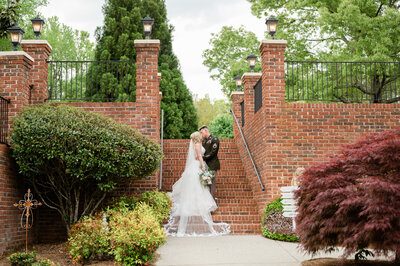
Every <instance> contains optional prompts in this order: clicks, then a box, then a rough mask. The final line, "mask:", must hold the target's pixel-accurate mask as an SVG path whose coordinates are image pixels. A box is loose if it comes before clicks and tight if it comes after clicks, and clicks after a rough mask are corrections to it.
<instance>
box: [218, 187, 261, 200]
mask: <svg viewBox="0 0 400 266" xmlns="http://www.w3.org/2000/svg"><path fill="white" fill-rule="evenodd" d="M215 197H216V198H222V199H223V198H241V199H243V198H244V199H247V198H251V199H253V198H254V196H253V192H251V191H241V190H238V191H234V190H231V189H229V190H224V189H218V187H217V190H216V192H215Z"/></svg>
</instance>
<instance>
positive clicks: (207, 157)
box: [199, 126, 220, 197]
mask: <svg viewBox="0 0 400 266" xmlns="http://www.w3.org/2000/svg"><path fill="white" fill-rule="evenodd" d="M199 131H200V134H201V137H202V139H203V140H202V144H203V147H204V149H205V152H204V155H203V160H204V161H205V162H206V164H207V165H208V167H209V168H210V169H211V170H212V172H213V173H214V178H213V179H212V184H211V185H210V192H211V195H212V196H213V197H214V192H215V178H216V174H217V171H218V170H219V169H220V164H219V160H218V150H219V140H218V138H217V137H214V136H213V135H211V134H210V131H209V130H208V127H207V126H202V127H201V128H200V129H199Z"/></svg>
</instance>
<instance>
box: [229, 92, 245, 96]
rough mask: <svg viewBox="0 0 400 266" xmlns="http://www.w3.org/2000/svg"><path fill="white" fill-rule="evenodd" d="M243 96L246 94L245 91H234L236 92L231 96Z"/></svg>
mask: <svg viewBox="0 0 400 266" xmlns="http://www.w3.org/2000/svg"><path fill="white" fill-rule="evenodd" d="M243 94H244V92H243V91H234V92H232V94H231V96H232V95H243Z"/></svg>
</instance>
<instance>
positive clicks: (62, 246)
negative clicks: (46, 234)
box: [0, 242, 159, 266]
mask: <svg viewBox="0 0 400 266" xmlns="http://www.w3.org/2000/svg"><path fill="white" fill-rule="evenodd" d="M28 248H29V249H28V251H29V252H31V251H36V253H37V255H38V257H39V258H41V259H49V260H52V261H53V262H55V263H59V264H60V265H62V266H69V265H72V262H71V259H70V258H69V252H68V248H67V242H62V243H54V244H36V245H33V246H31V247H28ZM18 251H25V247H23V248H21V249H18V250H16V251H15V252H18ZM11 253H13V252H9V253H8V254H5V255H4V256H2V257H1V258H0V265H2V266H3V265H11V264H10V263H9V261H8V260H7V256H9V255H10V254H11ZM154 257H155V258H154V262H153V263H152V264H149V265H150V266H151V265H155V264H154V263H155V261H156V260H157V258H158V257H159V255H158V254H157V253H156V254H155V255H154ZM85 265H96V266H112V265H117V264H116V263H115V262H114V261H113V260H108V261H91V262H90V263H87V264H85Z"/></svg>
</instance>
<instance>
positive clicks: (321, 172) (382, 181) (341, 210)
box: [296, 128, 400, 261]
mask: <svg viewBox="0 0 400 266" xmlns="http://www.w3.org/2000/svg"><path fill="white" fill-rule="evenodd" d="M299 181H300V186H299V190H298V191H297V192H296V197H297V199H298V206H299V209H298V212H299V214H298V215H297V217H296V222H297V228H296V233H297V234H298V235H299V236H300V242H301V244H302V246H303V248H304V249H305V250H306V251H307V252H309V253H315V252H317V251H320V250H323V251H329V250H331V249H332V248H333V247H344V248H345V253H344V256H347V255H350V253H353V252H357V251H358V250H361V249H365V248H373V249H374V250H375V252H376V253H377V254H387V252H388V251H395V252H396V261H399V260H400V128H397V129H394V130H389V131H385V132H382V133H380V134H374V135H368V136H365V137H363V138H362V139H360V140H358V141H357V142H356V143H355V144H351V145H347V146H344V147H343V149H342V150H341V152H340V153H339V154H337V155H335V156H332V157H331V159H330V161H329V162H326V163H319V164H315V165H313V166H311V167H309V168H308V169H306V171H305V172H304V174H303V175H302V176H301V178H300V180H299Z"/></svg>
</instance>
